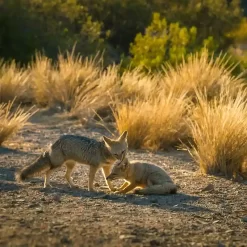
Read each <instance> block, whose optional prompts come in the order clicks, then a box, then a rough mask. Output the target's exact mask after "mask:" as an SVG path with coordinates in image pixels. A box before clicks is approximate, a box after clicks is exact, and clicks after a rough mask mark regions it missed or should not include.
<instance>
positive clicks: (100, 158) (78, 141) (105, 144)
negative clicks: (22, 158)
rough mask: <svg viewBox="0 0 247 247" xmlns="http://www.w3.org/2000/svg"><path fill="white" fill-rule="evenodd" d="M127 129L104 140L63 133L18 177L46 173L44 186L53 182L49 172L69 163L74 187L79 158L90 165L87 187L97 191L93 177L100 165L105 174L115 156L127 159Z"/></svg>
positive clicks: (67, 165)
mask: <svg viewBox="0 0 247 247" xmlns="http://www.w3.org/2000/svg"><path fill="white" fill-rule="evenodd" d="M127 134H128V133H127V131H125V132H123V133H122V135H121V136H120V137H119V138H118V139H115V140H113V139H110V138H108V137H106V136H103V140H102V141H97V140H94V139H91V138H87V137H85V136H75V135H64V136H61V137H60V138H59V139H58V140H57V141H56V142H54V144H52V145H51V147H50V149H49V150H48V151H46V152H44V153H43V154H42V155H41V156H40V157H39V158H38V159H37V160H36V161H35V162H34V163H33V164H31V165H29V166H26V167H24V168H23V169H22V170H21V171H19V172H17V173H16V180H17V181H23V180H25V179H27V178H30V177H33V176H35V175H37V174H38V173H45V182H44V188H45V187H47V186H51V185H50V175H51V173H52V171H53V170H54V169H56V168H59V167H61V166H62V165H63V164H65V165H66V167H67V171H66V174H65V178H66V180H67V182H68V183H69V185H70V186H71V187H75V186H76V185H75V184H74V183H73V181H72V178H71V174H72V171H73V169H74V167H75V164H76V162H77V163H81V164H86V165H89V166H90V170H89V182H88V190H89V191H94V188H93V181H94V177H95V174H96V172H97V170H98V169H99V168H102V171H103V175H104V177H105V178H106V177H107V176H108V175H109V174H110V171H111V167H112V165H113V163H114V161H116V160H122V159H124V157H125V155H126V153H127V151H128V143H127ZM106 183H107V185H108V187H109V189H110V190H112V191H113V190H114V188H113V186H112V185H111V183H110V181H108V180H106Z"/></svg>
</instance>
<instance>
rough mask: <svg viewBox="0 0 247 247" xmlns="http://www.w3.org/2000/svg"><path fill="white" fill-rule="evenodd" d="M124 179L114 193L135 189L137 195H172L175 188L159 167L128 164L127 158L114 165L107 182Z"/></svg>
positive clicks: (137, 163)
mask: <svg viewBox="0 0 247 247" xmlns="http://www.w3.org/2000/svg"><path fill="white" fill-rule="evenodd" d="M115 179H125V181H126V182H125V183H124V184H123V185H122V186H121V187H120V188H119V190H118V191H117V192H116V193H127V192H129V191H131V190H133V189H135V188H136V187H141V188H142V189H137V190H135V193H137V194H145V195H148V194H150V195H151V194H160V195H163V194H174V193H176V192H177V186H176V185H175V184H174V183H173V181H172V179H171V178H170V177H169V175H168V174H167V173H166V172H165V171H164V170H163V169H162V168H160V167H158V166H156V165H154V164H149V163H145V162H141V161H132V162H129V161H128V159H127V157H126V158H123V160H122V161H120V162H118V163H117V164H116V165H114V167H113V169H112V172H111V174H110V175H109V176H108V177H107V180H115Z"/></svg>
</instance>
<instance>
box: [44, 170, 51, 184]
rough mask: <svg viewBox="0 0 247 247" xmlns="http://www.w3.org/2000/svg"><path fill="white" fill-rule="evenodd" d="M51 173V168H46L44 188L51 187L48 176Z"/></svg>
mask: <svg viewBox="0 0 247 247" xmlns="http://www.w3.org/2000/svg"><path fill="white" fill-rule="evenodd" d="M51 173H52V169H50V170H48V171H47V172H46V173H45V182H44V188H47V187H52V186H51V184H50V176H51Z"/></svg>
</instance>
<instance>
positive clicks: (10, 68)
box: [0, 60, 31, 103]
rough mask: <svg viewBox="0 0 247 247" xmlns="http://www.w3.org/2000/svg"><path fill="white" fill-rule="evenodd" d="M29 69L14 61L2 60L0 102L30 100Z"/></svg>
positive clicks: (0, 66) (0, 64) (0, 63)
mask: <svg viewBox="0 0 247 247" xmlns="http://www.w3.org/2000/svg"><path fill="white" fill-rule="evenodd" d="M29 75H30V73H29V70H25V69H21V68H19V66H18V65H17V64H16V63H15V61H12V62H10V63H4V62H3V60H0V103H1V102H3V103H7V102H9V101H12V100H14V99H15V101H16V102H21V101H30V98H31V97H30V91H29V86H28V79H29Z"/></svg>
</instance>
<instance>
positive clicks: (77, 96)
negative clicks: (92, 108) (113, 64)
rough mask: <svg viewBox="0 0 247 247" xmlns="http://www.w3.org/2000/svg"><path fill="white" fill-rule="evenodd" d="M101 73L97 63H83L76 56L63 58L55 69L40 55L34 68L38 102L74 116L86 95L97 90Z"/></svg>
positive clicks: (78, 56)
mask: <svg viewBox="0 0 247 247" xmlns="http://www.w3.org/2000/svg"><path fill="white" fill-rule="evenodd" d="M99 72H100V67H99V66H97V65H96V61H95V60H94V59H89V58H85V59H83V58H82V56H80V55H77V56H75V55H74V53H73V52H72V53H67V55H66V56H63V55H61V54H60V55H59V57H58V62H57V63H56V64H55V65H52V63H51V60H49V59H48V58H47V57H44V56H40V55H37V56H36V60H35V61H34V62H33V64H32V81H33V84H34V95H35V99H36V101H37V102H38V103H39V104H42V105H48V106H50V107H51V106H59V107H61V108H62V109H63V110H67V111H69V112H73V111H75V110H76V109H77V107H78V105H81V104H83V98H84V97H85V95H86V94H88V93H89V92H91V91H92V90H93V89H94V88H95V87H97V79H98V77H99Z"/></svg>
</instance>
